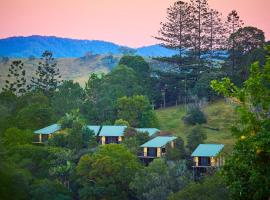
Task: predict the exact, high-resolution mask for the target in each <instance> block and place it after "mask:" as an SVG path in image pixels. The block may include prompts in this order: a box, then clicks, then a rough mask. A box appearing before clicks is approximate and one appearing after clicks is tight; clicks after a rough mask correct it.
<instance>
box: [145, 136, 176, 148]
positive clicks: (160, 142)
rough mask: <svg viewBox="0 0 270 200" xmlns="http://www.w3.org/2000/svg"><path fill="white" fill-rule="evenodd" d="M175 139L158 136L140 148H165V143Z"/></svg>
mask: <svg viewBox="0 0 270 200" xmlns="http://www.w3.org/2000/svg"><path fill="white" fill-rule="evenodd" d="M175 139H176V137H173V136H158V137H155V138H154V139H152V140H149V141H148V142H146V143H144V144H143V145H141V147H156V148H158V147H163V146H165V145H166V144H167V143H169V142H171V141H173V140H175Z"/></svg>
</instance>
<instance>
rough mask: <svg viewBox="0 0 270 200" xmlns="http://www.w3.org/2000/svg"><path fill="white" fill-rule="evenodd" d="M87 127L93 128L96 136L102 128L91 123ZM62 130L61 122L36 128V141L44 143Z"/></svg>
mask: <svg viewBox="0 0 270 200" xmlns="http://www.w3.org/2000/svg"><path fill="white" fill-rule="evenodd" d="M87 128H88V129H90V130H92V131H93V132H94V134H95V135H96V136H97V135H98V133H99V130H100V126H92V125H89V126H87ZM61 130H62V129H61V126H60V125H59V124H52V125H50V126H47V127H45V128H42V129H39V130H36V131H34V134H35V139H34V143H44V142H46V141H48V140H49V139H50V138H51V137H52V136H53V134H55V133H57V132H60V131H61Z"/></svg>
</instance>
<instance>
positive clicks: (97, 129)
mask: <svg viewBox="0 0 270 200" xmlns="http://www.w3.org/2000/svg"><path fill="white" fill-rule="evenodd" d="M100 127H101V126H95V125H88V126H87V128H88V129H89V130H91V131H93V132H94V134H95V136H97V135H98V133H99V131H100Z"/></svg>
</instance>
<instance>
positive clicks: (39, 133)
mask: <svg viewBox="0 0 270 200" xmlns="http://www.w3.org/2000/svg"><path fill="white" fill-rule="evenodd" d="M60 130H61V126H60V125H59V124H52V125H50V126H47V127H45V128H42V129H39V130H36V131H34V134H35V139H34V143H43V142H46V141H48V139H49V138H51V136H52V134H54V133H56V132H58V131H60Z"/></svg>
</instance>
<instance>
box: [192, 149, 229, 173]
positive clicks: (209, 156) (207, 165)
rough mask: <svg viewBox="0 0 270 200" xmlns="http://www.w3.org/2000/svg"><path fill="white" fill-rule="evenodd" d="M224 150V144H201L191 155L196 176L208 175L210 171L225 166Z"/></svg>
mask: <svg viewBox="0 0 270 200" xmlns="http://www.w3.org/2000/svg"><path fill="white" fill-rule="evenodd" d="M223 149H224V145H223V144H200V145H199V146H198V147H197V148H196V149H195V151H194V152H193V153H192V155H191V157H192V159H193V166H192V167H193V170H194V174H195V175H196V176H200V174H201V173H207V171H209V170H210V169H217V168H219V167H221V166H223V164H224V156H223V152H222V150H223Z"/></svg>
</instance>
